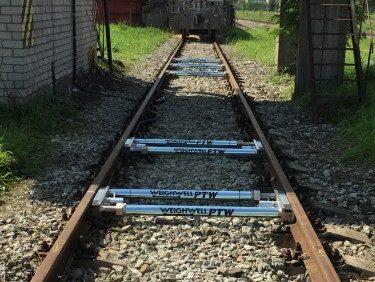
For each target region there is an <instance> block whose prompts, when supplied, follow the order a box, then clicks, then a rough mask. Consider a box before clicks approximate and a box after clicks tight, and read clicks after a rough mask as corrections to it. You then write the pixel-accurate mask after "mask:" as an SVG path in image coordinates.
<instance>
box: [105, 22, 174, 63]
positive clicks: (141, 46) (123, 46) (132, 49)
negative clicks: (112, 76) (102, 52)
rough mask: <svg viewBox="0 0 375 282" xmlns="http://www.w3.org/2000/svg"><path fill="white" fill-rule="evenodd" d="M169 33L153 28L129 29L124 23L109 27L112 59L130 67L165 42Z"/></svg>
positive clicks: (169, 35)
mask: <svg viewBox="0 0 375 282" xmlns="http://www.w3.org/2000/svg"><path fill="white" fill-rule="evenodd" d="M171 35H172V34H171V33H169V32H167V31H165V30H162V29H159V28H155V27H130V26H128V25H126V24H125V23H119V24H112V25H111V40H112V51H113V58H114V59H115V60H120V61H121V62H122V63H124V65H125V66H126V67H132V66H134V65H135V64H136V63H137V62H139V61H140V60H141V59H142V58H144V57H145V56H146V55H149V54H151V53H152V52H153V51H154V50H155V48H157V47H158V46H160V45H161V44H163V43H164V42H166V41H167V40H168V39H169V38H170V37H171Z"/></svg>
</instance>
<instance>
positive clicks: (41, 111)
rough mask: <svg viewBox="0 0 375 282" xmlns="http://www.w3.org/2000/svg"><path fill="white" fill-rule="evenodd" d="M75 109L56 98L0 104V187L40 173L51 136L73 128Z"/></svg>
mask: <svg viewBox="0 0 375 282" xmlns="http://www.w3.org/2000/svg"><path fill="white" fill-rule="evenodd" d="M78 116H79V111H78V109H76V108H75V107H74V106H73V105H72V104H71V103H70V102H67V101H65V100H62V99H61V98H58V97H52V96H48V97H47V96H43V97H41V96H40V97H35V98H32V99H31V100H30V101H28V102H27V103H25V104H11V105H9V106H5V105H3V106H1V107H0V136H1V139H0V187H1V189H0V190H2V191H4V190H5V187H6V183H7V182H8V181H10V180H15V179H19V178H25V177H32V176H35V175H36V174H37V173H39V172H41V171H42V170H43V169H44V167H45V165H46V162H47V160H48V159H49V158H48V156H49V154H50V153H51V152H52V150H53V145H52V143H51V141H50V140H51V137H52V136H54V135H55V134H57V133H61V132H64V131H68V130H73V129H76V127H77V125H76V123H74V122H73V121H76V120H78Z"/></svg>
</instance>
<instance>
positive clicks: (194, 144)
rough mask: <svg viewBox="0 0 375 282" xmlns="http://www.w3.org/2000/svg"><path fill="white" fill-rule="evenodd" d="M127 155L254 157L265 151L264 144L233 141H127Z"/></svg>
mask: <svg viewBox="0 0 375 282" xmlns="http://www.w3.org/2000/svg"><path fill="white" fill-rule="evenodd" d="M124 148H125V153H138V154H177V155H206V156H207V155H209V156H226V157H252V156H256V155H257V154H259V152H260V151H263V146H262V143H261V142H259V141H256V140H254V141H253V142H243V141H231V140H195V139H194V140H189V139H137V138H130V139H127V140H126V142H125V145H124Z"/></svg>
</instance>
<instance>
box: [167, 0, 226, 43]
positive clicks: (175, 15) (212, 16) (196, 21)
mask: <svg viewBox="0 0 375 282" xmlns="http://www.w3.org/2000/svg"><path fill="white" fill-rule="evenodd" d="M168 6H169V11H168V16H169V17H168V22H169V28H170V29H171V30H173V31H174V32H177V33H181V34H182V35H183V36H186V35H189V34H196V35H203V34H208V35H211V36H214V35H215V34H216V32H217V31H218V30H221V29H222V28H224V27H227V26H230V25H232V24H233V19H231V18H232V16H231V15H232V12H231V10H232V9H233V2H232V1H228V0H169V5H168Z"/></svg>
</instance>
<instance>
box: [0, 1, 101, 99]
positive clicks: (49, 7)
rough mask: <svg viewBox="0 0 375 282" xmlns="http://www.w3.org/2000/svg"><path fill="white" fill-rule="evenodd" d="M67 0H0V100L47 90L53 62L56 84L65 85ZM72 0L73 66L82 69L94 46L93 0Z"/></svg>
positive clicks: (68, 42) (68, 50)
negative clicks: (74, 19) (74, 21)
mask: <svg viewBox="0 0 375 282" xmlns="http://www.w3.org/2000/svg"><path fill="white" fill-rule="evenodd" d="M71 1H72V0H0V76H1V79H0V101H1V102H7V101H9V100H10V99H20V98H25V97H28V96H31V95H32V94H34V93H38V92H51V86H52V63H53V62H54V65H55V68H54V69H55V74H56V80H57V82H58V85H57V86H60V87H59V89H60V91H62V89H63V88H65V89H66V88H67V87H66V83H64V81H65V82H66V81H67V80H68V78H69V77H70V76H71V75H72V54H73V45H72V13H71ZM76 2H77V4H76V12H77V56H78V58H77V68H78V70H79V71H86V70H87V69H88V57H87V54H88V50H89V48H90V47H91V48H96V30H95V8H94V0H76ZM4 84H5V85H4ZM64 85H65V87H64ZM61 86H62V87H61Z"/></svg>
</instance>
